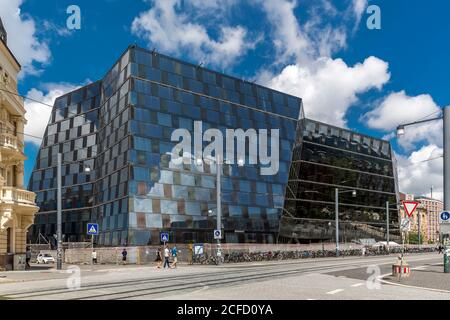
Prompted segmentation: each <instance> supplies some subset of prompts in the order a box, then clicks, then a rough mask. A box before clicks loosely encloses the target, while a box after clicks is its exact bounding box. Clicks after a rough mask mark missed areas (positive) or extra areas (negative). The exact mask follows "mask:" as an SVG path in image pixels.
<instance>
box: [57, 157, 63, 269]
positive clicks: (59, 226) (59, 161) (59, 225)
mask: <svg viewBox="0 0 450 320" xmlns="http://www.w3.org/2000/svg"><path fill="white" fill-rule="evenodd" d="M61 166H62V155H61V153H58V155H57V170H56V185H57V201H56V202H57V203H56V211H57V213H56V223H57V231H56V232H57V249H56V250H57V251H56V252H57V253H56V269H57V270H61V269H62V213H61V206H62V204H61Z"/></svg>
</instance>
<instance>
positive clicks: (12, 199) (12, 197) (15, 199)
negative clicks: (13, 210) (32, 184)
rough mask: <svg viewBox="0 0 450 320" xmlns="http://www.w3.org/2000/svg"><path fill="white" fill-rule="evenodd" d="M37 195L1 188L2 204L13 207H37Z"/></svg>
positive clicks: (25, 191) (0, 200)
mask: <svg viewBox="0 0 450 320" xmlns="http://www.w3.org/2000/svg"><path fill="white" fill-rule="evenodd" d="M35 200H36V194H35V193H34V192H31V191H27V190H22V189H17V188H14V187H1V188H0V202H1V203H6V204H13V205H19V206H21V205H25V206H33V207H34V206H36V203H35Z"/></svg>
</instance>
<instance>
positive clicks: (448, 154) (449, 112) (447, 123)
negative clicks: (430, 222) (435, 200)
mask: <svg viewBox="0 0 450 320" xmlns="http://www.w3.org/2000/svg"><path fill="white" fill-rule="evenodd" d="M449 135H450V106H447V107H445V108H444V211H447V210H449V209H450V180H449V179H450V140H449V139H448V137H449ZM441 227H442V226H441ZM445 232H447V231H445ZM441 233H442V234H443V233H444V232H443V231H442V230H441ZM442 238H444V237H443V235H442ZM444 272H445V273H449V272H450V270H449V261H448V256H447V247H446V246H445V245H444Z"/></svg>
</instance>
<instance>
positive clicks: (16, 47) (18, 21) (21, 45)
mask: <svg viewBox="0 0 450 320" xmlns="http://www.w3.org/2000/svg"><path fill="white" fill-rule="evenodd" d="M22 3H23V0H2V1H0V17H1V18H2V21H3V24H4V26H5V29H6V32H7V33H8V40H7V41H8V47H9V48H10V49H11V51H12V52H13V53H14V55H15V57H16V58H17V60H18V61H19V62H20V64H21V65H22V74H21V76H22V77H23V76H24V75H26V74H39V72H40V71H41V70H39V65H40V64H46V63H48V62H49V60H50V57H51V53H50V50H49V48H48V45H47V43H45V42H44V41H40V40H39V39H38V38H37V36H36V26H35V22H34V20H33V19H32V18H31V17H29V16H26V15H23V14H21V12H20V6H21V5H22Z"/></svg>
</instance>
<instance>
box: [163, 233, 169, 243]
mask: <svg viewBox="0 0 450 320" xmlns="http://www.w3.org/2000/svg"><path fill="white" fill-rule="evenodd" d="M161 242H169V233H168V232H161Z"/></svg>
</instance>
